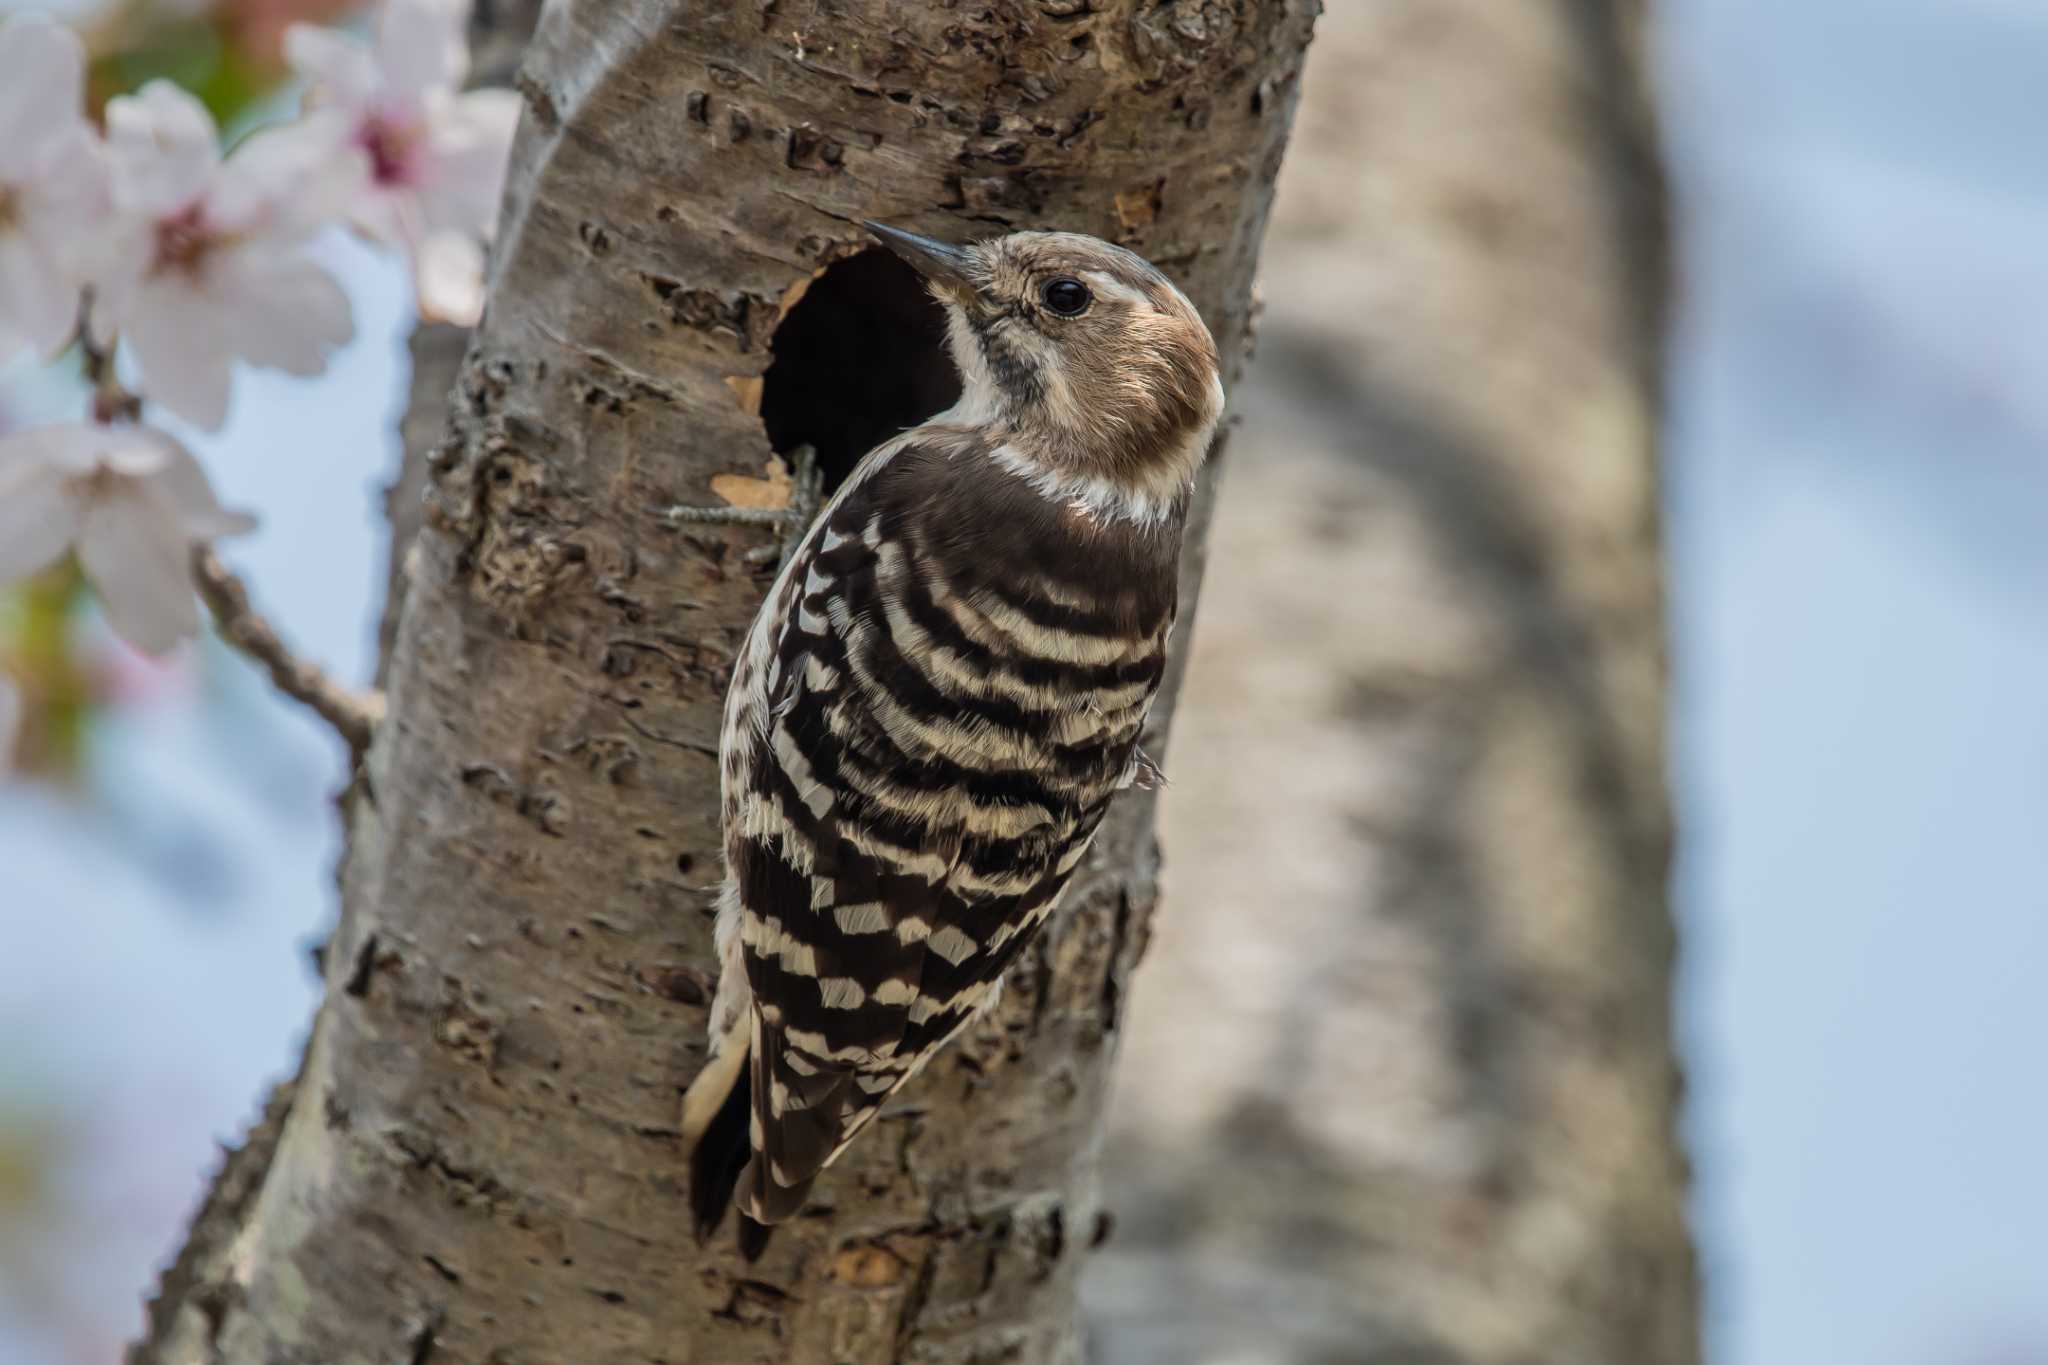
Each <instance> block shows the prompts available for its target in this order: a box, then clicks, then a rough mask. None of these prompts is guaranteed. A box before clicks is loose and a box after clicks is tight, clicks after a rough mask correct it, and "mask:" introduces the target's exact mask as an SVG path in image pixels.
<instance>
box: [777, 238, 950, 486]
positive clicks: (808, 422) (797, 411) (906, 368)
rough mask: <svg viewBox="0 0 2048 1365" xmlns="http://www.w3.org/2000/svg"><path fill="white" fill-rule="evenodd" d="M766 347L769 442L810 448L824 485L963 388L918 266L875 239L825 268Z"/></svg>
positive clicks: (784, 449) (940, 315)
mask: <svg viewBox="0 0 2048 1365" xmlns="http://www.w3.org/2000/svg"><path fill="white" fill-rule="evenodd" d="M769 350H770V351H771V352H772V353H773V355H774V357H775V358H774V360H772V361H771V362H770V363H769V365H768V373H767V374H766V376H764V378H763V381H762V388H761V421H762V422H763V423H764V424H765V425H766V426H767V428H768V442H769V444H770V445H772V446H774V447H775V450H776V451H777V453H779V454H781V455H784V456H787V455H788V454H789V452H790V451H792V450H795V449H796V448H797V447H798V446H800V445H809V446H810V447H811V448H812V449H814V450H816V451H817V453H818V466H819V468H820V469H821V470H822V471H823V472H824V486H825V491H826V492H827V493H830V492H831V491H832V490H833V489H834V488H837V487H838V486H839V485H840V483H841V482H842V481H843V480H844V479H845V478H846V476H847V475H848V474H849V473H851V472H852V471H853V467H854V465H856V464H858V463H859V462H860V457H861V456H863V455H865V454H867V453H868V452H869V451H870V450H873V449H874V448H875V447H876V446H878V445H880V444H881V443H882V442H884V441H886V440H888V439H889V438H890V437H891V436H894V435H895V434H896V433H897V432H899V431H902V430H903V429H904V428H905V427H914V426H916V425H917V424H918V423H919V422H922V421H923V420H924V419H925V418H927V417H930V416H931V415H932V414H934V413H938V412H943V411H945V410H946V409H947V408H949V407H951V406H952V405H953V403H954V400H956V399H957V398H959V396H960V376H959V375H958V374H956V373H955V372H954V370H953V361H952V357H950V356H949V355H947V353H946V318H945V313H944V311H943V310H942V309H941V308H940V307H939V305H938V302H937V301H936V300H935V299H933V298H932V297H931V295H930V294H928V293H926V292H925V287H924V281H923V280H921V279H920V278H918V274H917V272H916V271H914V270H912V269H911V268H910V267H909V266H907V265H905V264H904V263H903V262H902V261H901V260H899V259H897V258H896V257H895V256H893V255H891V254H890V253H889V252H888V251H886V250H884V249H883V248H881V247H873V248H870V249H869V250H867V251H863V252H861V253H860V254H859V255H857V256H849V257H847V258H846V259H845V260H841V261H834V262H833V263H832V264H831V265H830V266H828V267H826V270H825V273H824V274H823V275H820V276H819V277H818V278H817V279H815V280H813V281H812V282H811V287H810V289H809V290H807V291H806V292H805V294H804V296H803V297H802V298H800V299H798V300H797V304H796V307H794V308H792V309H790V310H789V316H788V317H786V318H784V319H783V320H782V322H781V324H780V325H779V326H778V327H776V329H775V336H774V338H773V340H771V341H770V342H769Z"/></svg>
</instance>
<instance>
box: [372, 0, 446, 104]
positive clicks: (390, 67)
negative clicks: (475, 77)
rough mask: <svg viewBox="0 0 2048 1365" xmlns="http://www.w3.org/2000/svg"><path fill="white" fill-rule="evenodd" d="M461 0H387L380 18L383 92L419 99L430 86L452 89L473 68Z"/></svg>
mask: <svg viewBox="0 0 2048 1365" xmlns="http://www.w3.org/2000/svg"><path fill="white" fill-rule="evenodd" d="M468 15H469V6H468V5H467V4H466V3H463V0H386V3H385V6H384V12H383V13H382V14H381V15H379V16H378V19H377V69H378V71H379V72H380V73H381V74H382V76H383V78H384V82H383V84H384V93H385V95H386V96H388V97H390V98H391V99H393V100H395V101H397V102H400V103H411V102H416V101H418V100H419V99H420V98H422V97H423V96H425V95H426V94H427V92H429V91H432V90H453V89H454V88H455V87H457V86H459V85H461V84H462V78H463V76H464V75H466V74H467V73H468V71H469V40H468V38H467V36H466V35H465V34H464V33H463V23H464V21H465V20H466V19H467V18H468Z"/></svg>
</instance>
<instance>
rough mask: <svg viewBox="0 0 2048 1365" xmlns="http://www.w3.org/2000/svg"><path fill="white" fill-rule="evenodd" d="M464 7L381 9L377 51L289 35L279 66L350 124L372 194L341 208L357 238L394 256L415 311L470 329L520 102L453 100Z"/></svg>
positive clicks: (489, 95)
mask: <svg viewBox="0 0 2048 1365" xmlns="http://www.w3.org/2000/svg"><path fill="white" fill-rule="evenodd" d="M468 10H469V6H468V5H467V4H466V3H463V0H388V3H387V4H386V5H385V6H384V8H383V10H382V12H381V13H380V14H379V15H378V17H377V25H376V35H375V41H374V43H372V44H364V43H362V42H359V41H357V40H356V39H354V38H351V37H348V36H347V35H345V34H341V33H337V32H335V31H334V30H332V29H325V28H316V27H314V26H312V25H309V24H295V25H293V26H292V28H291V29H290V30H289V31H288V32H287V33H286V34H285V57H286V59H287V60H288V61H289V62H290V63H291V65H292V67H293V69H294V70H295V71H297V72H298V73H299V75H301V76H302V77H304V78H305V79H306V81H307V82H308V84H309V85H310V86H311V87H312V89H311V94H310V96H309V99H308V104H309V106H310V107H313V108H316V109H331V110H335V111H339V112H340V113H342V114H343V115H344V116H345V117H346V118H347V119H348V121H349V126H350V129H351V138H350V141H351V143H352V145H353V146H354V147H355V148H357V149H358V150H359V151H360V152H361V154H362V155H363V156H364V157H365V158H366V159H367V161H368V163H369V170H370V189H369V192H368V193H366V194H363V195H360V196H358V197H357V198H356V199H355V200H354V201H353V202H352V203H351V204H350V206H349V217H350V221H352V222H353V223H354V224H355V226H356V227H357V229H358V230H360V231H361V232H362V233H363V234H364V235H365V236H368V237H370V238H372V239H374V240H377V241H381V242H384V243H387V244H389V245H392V246H396V247H399V248H401V249H403V250H404V251H405V252H406V254H407V255H408V256H409V257H410V258H411V260H412V263H413V270H414V278H415V281H416V285H417V289H418V292H419V297H420V311H421V312H422V313H423V314H425V315H426V316H428V317H430V318H439V319H442V320H445V321H449V322H459V323H464V324H468V323H472V322H475V321H476V319H477V316H478V314H479V313H480V312H481V311H482V308H483V259H484V258H483V244H484V243H485V242H486V241H488V240H489V239H490V235H491V230H492V228H493V227H495V226H496V223H497V214H498V197H499V194H500V193H501V191H502V190H503V189H504V184H505V166H506V162H507V160H508V158H509V157H510V155H511V148H512V131H513V128H514V126H515V125H516V124H517V123H518V121H519V97H518V96H517V95H515V94H513V93H512V92H511V91H509V90H474V91H470V92H469V93H467V94H462V93H458V91H459V87H460V86H461V84H462V79H463V77H464V75H465V74H466V73H467V72H468V69H469V49H468V46H467V43H466V40H465V38H464V36H463V22H464V18H465V16H466V15H467V13H468Z"/></svg>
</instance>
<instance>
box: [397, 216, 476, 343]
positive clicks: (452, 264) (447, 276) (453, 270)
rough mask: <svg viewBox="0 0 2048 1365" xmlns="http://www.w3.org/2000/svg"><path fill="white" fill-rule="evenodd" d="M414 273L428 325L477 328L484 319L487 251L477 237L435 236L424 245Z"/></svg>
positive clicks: (441, 234)
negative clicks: (443, 323)
mask: <svg viewBox="0 0 2048 1365" xmlns="http://www.w3.org/2000/svg"><path fill="white" fill-rule="evenodd" d="M413 273H414V279H413V288H414V291H415V292H416V293H417V294H418V295H419V310H420V317H421V318H422V319H423V320H424V321H427V322H452V323H454V324H456V325H457V326H459V327H474V326H475V325H476V322H477V319H478V318H481V317H482V316H483V313H484V250H483V248H482V247H481V246H479V245H478V244H477V241H476V239H475V238H474V237H471V236H468V235H467V234H465V233H460V232H437V233H435V234H434V235H433V236H431V237H429V238H427V240H426V241H425V242H423V243H421V244H420V249H419V251H418V253H417V254H416V255H415V257H414V260H413Z"/></svg>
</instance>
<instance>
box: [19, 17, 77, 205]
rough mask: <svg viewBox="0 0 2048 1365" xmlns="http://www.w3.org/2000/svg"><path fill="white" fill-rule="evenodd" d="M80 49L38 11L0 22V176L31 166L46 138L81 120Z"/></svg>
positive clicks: (66, 32)
mask: <svg viewBox="0 0 2048 1365" xmlns="http://www.w3.org/2000/svg"><path fill="white" fill-rule="evenodd" d="M84 95H85V48H84V45H83V44H81V43H80V42H79V41H78V35H76V34H75V33H73V32H72V31H71V30H70V29H68V28H65V27H63V26H62V25H61V24H55V23H52V22H51V21H50V20H48V19H45V18H43V17H42V16H41V15H27V16H23V17H21V18H18V19H14V20H12V21H10V22H9V23H7V24H4V25H0V128H4V129H6V130H7V135H6V136H5V137H4V138H0V177H4V178H7V179H12V178H13V172H15V171H17V170H22V169H26V168H28V167H31V166H33V165H35V164H36V163H37V162H38V161H39V160H40V158H41V154H42V150H43V148H44V146H45V144H46V143H47V142H49V141H50V140H52V139H54V138H57V137H59V136H62V135H63V134H64V132H65V131H66V130H67V129H69V128H71V127H72V126H73V125H76V124H78V123H81V122H82V121H83V120H84V117H85V114H84Z"/></svg>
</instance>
